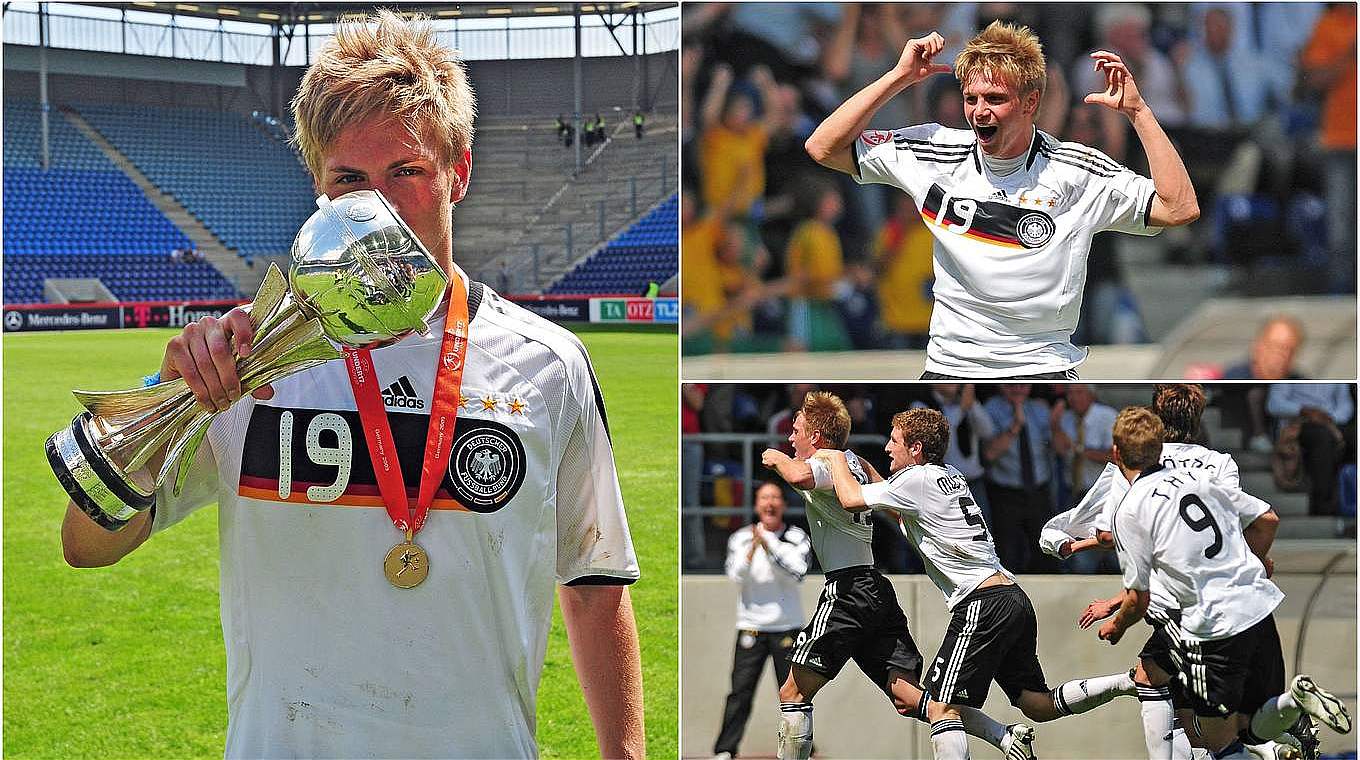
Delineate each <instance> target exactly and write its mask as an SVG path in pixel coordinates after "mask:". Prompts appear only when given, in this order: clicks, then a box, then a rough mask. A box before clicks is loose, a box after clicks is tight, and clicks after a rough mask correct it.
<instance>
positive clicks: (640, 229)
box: [548, 195, 680, 295]
mask: <svg viewBox="0 0 1360 760" xmlns="http://www.w3.org/2000/svg"><path fill="white" fill-rule="evenodd" d="M679 212H680V199H679V196H678V195H672V196H671V197H669V198H667V199H666V200H664V201H662V202H661V203H660V204H658V205H657V206H656V207H655V208H653V209H652V210H651V211H650V212H648V213H647V215H646V216H644V217H643V218H642V219H640V220H638V222H637V223H636V224H633V225H632V226H631V227H629V228H628V229H626V230H624V231H623V232H620V233H619V234H618V235H615V236H614V237H613V238H612V239H611V240H610V241H609V242H608V243H607V244H605V246H604V248H602V249H600V250H599V251H598V252H596V253H595V254H594V255H593V256H591V257H590V258H589V259H587V260H586V261H584V262H582V263H581V264H580V265H579V266H577V267H576V268H575V269H573V270H572V271H570V272H568V273H567V274H566V275H565V276H563V277H562V278H561V279H560V280H558V281H557V283H556V284H555V285H553V287H552V288H550V289H549V290H548V293H550V294H554V295H557V294H582V295H599V294H617V293H622V294H629V295H632V294H637V293H641V292H642V291H643V289H644V288H645V287H647V283H649V282H665V281H666V280H668V279H670V278H671V277H673V276H675V273H676V272H677V271H678V270H679V239H680V225H679Z"/></svg>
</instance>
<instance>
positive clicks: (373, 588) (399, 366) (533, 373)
mask: <svg viewBox="0 0 1360 760" xmlns="http://www.w3.org/2000/svg"><path fill="white" fill-rule="evenodd" d="M469 295H470V297H469V310H470V316H471V320H470V323H469V325H470V326H469V333H470V337H469V348H468V355H467V362H466V369H465V370H464V376H463V385H462V396H463V398H462V399H461V401H462V405H461V407H460V408H459V410H458V417H457V421H456V423H455V429H454V438H453V445H452V455H451V458H450V461H449V465H448V468H447V470H446V471H445V472H444V473H442V477H441V482H440V486H439V489H438V490H437V491H436V494H435V498H434V504H433V508H432V509H431V510H430V515H429V518H428V520H427V522H426V523H425V526H424V529H423V530H421V532H420V533H419V534H417V536H416V539H415V540H416V543H417V544H419V545H420V546H421V547H423V548H424V549H425V550H426V552H427V553H428V557H429V565H428V567H429V576H428V577H427V578H426V580H425V581H424V582H423V583H422V584H421V585H419V586H416V587H415V588H412V589H398V588H394V587H393V586H392V585H391V584H390V583H389V582H388V581H387V578H386V577H385V576H384V575H383V569H382V568H383V557H384V556H385V555H386V554H387V552H388V550H389V549H390V548H391V547H392V546H393V545H394V544H397V543H398V542H399V541H401V540H402V538H403V537H402V535H401V534H400V533H398V532H397V530H396V529H395V528H394V527H393V525H392V521H391V519H390V518H389V517H388V514H387V511H386V510H385V509H384V508H383V505H382V498H381V496H380V494H379V491H378V488H377V484H376V480H375V478H374V474H373V466H372V464H371V462H370V459H369V455H368V449H367V444H366V442H365V438H364V434H363V431H362V428H361V427H360V423H359V417H358V414H357V413H356V412H355V403H354V395H353V391H352V390H351V388H350V383H349V376H348V374H347V373H346V370H345V365H344V362H343V361H332V362H328V363H326V364H324V365H322V366H320V367H316V368H314V369H311V370H307V371H305V372H302V373H299V374H296V375H292V376H290V377H287V378H285V379H283V380H280V381H278V382H276V383H274V397H273V398H272V399H271V400H269V401H258V400H255V399H252V398H249V397H247V398H246V399H243V400H242V401H241V402H240V403H238V404H236V405H235V406H233V407H232V408H231V410H229V411H228V412H226V413H224V414H222V415H219V416H218V417H217V418H216V419H214V420H213V422H212V424H211V426H210V428H209V432H208V437H207V444H208V445H206V446H204V447H203V448H202V449H201V450H200V453H199V456H198V457H197V460H196V462H195V464H194V470H193V471H192V473H191V474H190V476H189V481H188V483H189V486H188V487H187V488H186V492H185V493H184V494H183V495H182V496H181V497H178V498H176V497H172V496H171V495H170V494H169V493H168V489H163V491H162V493H161V494H160V501H159V504H158V506H157V509H156V515H155V523H154V530H155V531H157V532H159V531H162V530H165V529H167V528H169V527H170V526H172V525H174V524H175V523H177V522H179V521H180V520H182V519H183V518H184V517H185V516H186V515H188V514H189V513H190V512H192V511H193V510H194V509H197V508H199V507H202V506H204V505H206V504H208V503H211V502H213V501H217V502H218V505H219V509H218V525H219V541H220V544H221V546H220V550H221V579H220V580H221V589H220V590H221V606H222V630H223V635H224V638H225V639H226V651H227V708H228V716H229V722H228V726H227V737H226V756H227V757H278V756H292V757H388V756H393V755H400V756H403V757H451V756H452V757H532V756H535V755H537V745H536V743H535V739H534V729H535V695H536V693H537V690H538V682H539V676H540V675H541V673H542V670H543V659H544V654H545V651H546V647H547V639H548V629H549V627H550V625H551V621H552V608H553V600H554V596H555V592H556V586H557V584H571V583H578V582H584V583H606V584H621V583H630V582H632V581H633V580H634V579H636V578H637V577H638V565H637V560H636V558H635V556H634V552H633V546H632V541H631V539H630V537H629V531H628V523H627V519H626V517H625V515H624V508H623V501H622V498H621V495H620V492H619V485H618V479H617V477H616V475H615V469H614V461H613V453H612V450H611V444H610V440H609V433H608V429H607V426H606V420H605V411H604V407H603V401H602V397H601V396H600V392H599V389H598V386H597V385H596V383H595V378H594V374H593V371H592V369H591V367H590V363H589V360H588V358H587V356H586V353H585V349H584V347H583V346H582V345H581V344H580V342H579V341H578V340H577V339H576V338H575V337H574V336H572V335H571V334H570V333H569V332H567V331H566V330H564V329H562V328H561V327H558V326H556V325H553V324H551V323H549V322H548V321H546V320H544V319H541V318H539V317H537V316H535V315H533V314H531V313H530V312H528V311H526V310H524V309H522V308H520V307H519V306H516V305H515V304H512V303H510V302H508V301H506V300H504V299H502V298H500V297H499V296H497V295H496V294H495V293H493V292H491V291H490V290H489V289H487V288H484V287H483V286H481V285H479V284H474V285H472V286H471V287H470V294H469ZM431 328H432V329H431V332H430V335H429V336H427V337H420V336H412V337H409V338H407V339H405V340H403V341H401V342H399V343H396V344H393V345H390V346H387V347H384V348H379V349H376V350H374V351H373V362H374V365H375V369H376V372H377V375H378V379H379V382H380V384H381V386H380V387H382V388H384V389H385V390H384V391H383V393H382V397H383V401H384V405H385V406H386V409H387V416H388V420H389V423H390V425H391V428H392V434H393V437H394V439H395V442H396V448H397V454H398V456H399V460H400V464H401V468H402V471H403V476H404V480H405V484H406V488H407V491H408V494H409V495H410V500H411V503H412V506H414V504H415V501H416V492H417V488H418V485H419V483H420V471H421V464H422V454H423V452H424V448H425V435H426V426H427V424H428V421H429V409H430V400H431V397H432V393H433V386H434V379H435V364H436V361H437V358H438V356H439V351H440V340H441V338H442V330H443V313H442V310H441V312H440V316H439V317H438V319H437V320H436V321H435V322H433V323H432V324H431ZM151 551H153V552H154V551H156V549H155V548H154V547H153V548H152V549H151Z"/></svg>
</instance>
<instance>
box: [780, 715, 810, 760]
mask: <svg viewBox="0 0 1360 760" xmlns="http://www.w3.org/2000/svg"><path fill="white" fill-rule="evenodd" d="M811 756H812V703H811V702H780V703H779V760H808V758H809V757H811Z"/></svg>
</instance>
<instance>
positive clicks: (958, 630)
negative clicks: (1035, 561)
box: [923, 584, 1048, 707]
mask: <svg viewBox="0 0 1360 760" xmlns="http://www.w3.org/2000/svg"><path fill="white" fill-rule="evenodd" d="M1038 628H1039V625H1038V621H1036V620H1035V618H1034V607H1033V606H1032V605H1031V604H1030V601H1029V597H1028V596H1026V595H1025V592H1024V590H1022V589H1021V588H1020V587H1019V586H1017V585H1014V584H1012V585H1005V586H989V587H987V588H983V589H978V590H976V591H974V592H973V593H971V594H969V595H968V596H966V597H964V598H963V601H961V602H959V603H958V604H957V605H956V606H955V607H954V612H953V614H952V616H951V617H950V619H949V628H948V629H947V630H946V631H945V634H944V642H943V643H941V644H940V651H939V653H938V654H937V655H936V656H935V659H934V660H933V661H931V662H930V664H929V665H928V666H927V667H926V676H925V682H924V684H923V686H924V688H926V689H928V690H929V691H930V698H931V699H933V700H935V701H937V702H945V703H948V704H954V705H967V706H969V707H981V706H982V703H983V702H985V701H986V700H987V691H988V689H989V688H990V687H991V682H992V681H993V680H995V681H996V682H997V683H998V684H1000V686H1001V688H1002V689H1003V690H1004V691H1005V692H1006V696H1007V697H1008V698H1009V699H1010V701H1011V704H1015V702H1016V700H1018V699H1019V698H1020V692H1021V691H1025V690H1028V691H1038V692H1047V691H1048V685H1047V684H1046V683H1045V682H1044V669H1043V667H1041V666H1040V665H1039V653H1038Z"/></svg>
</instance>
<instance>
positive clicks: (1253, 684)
mask: <svg viewBox="0 0 1360 760" xmlns="http://www.w3.org/2000/svg"><path fill="white" fill-rule="evenodd" d="M1165 627H1166V630H1167V633H1168V634H1169V635H1170V637H1171V640H1172V645H1173V647H1174V648H1175V650H1174V655H1173V657H1174V658H1175V659H1177V660H1179V663H1178V666H1179V672H1178V673H1177V674H1176V677H1177V680H1178V681H1180V685H1181V686H1182V687H1183V689H1184V691H1185V693H1186V697H1187V699H1188V701H1189V703H1190V705H1189V706H1190V707H1191V708H1193V709H1194V711H1195V714H1196V715H1198V716H1200V717H1205V718H1219V717H1223V716H1225V715H1231V714H1232V713H1235V712H1239V713H1244V714H1246V715H1250V714H1252V713H1254V712H1256V710H1257V709H1258V708H1259V707H1260V706H1261V705H1263V704H1265V702H1266V700H1268V699H1270V698H1271V697H1273V696H1275V695H1277V694H1280V693H1282V692H1283V691H1284V689H1285V673H1284V655H1283V654H1282V653H1281V650H1280V633H1279V631H1278V630H1276V628H1275V616H1274V615H1267V616H1266V617H1265V619H1263V620H1261V622H1259V623H1257V624H1255V625H1253V626H1252V627H1250V628H1248V629H1247V630H1245V631H1242V632H1241V633H1237V634H1234V635H1232V636H1229V637H1227V638H1226V639H1216V640H1214V641H1190V640H1188V639H1185V638H1184V637H1182V636H1180V634H1179V627H1178V626H1177V625H1176V623H1175V621H1173V620H1168V621H1167V622H1166V624H1165Z"/></svg>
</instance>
